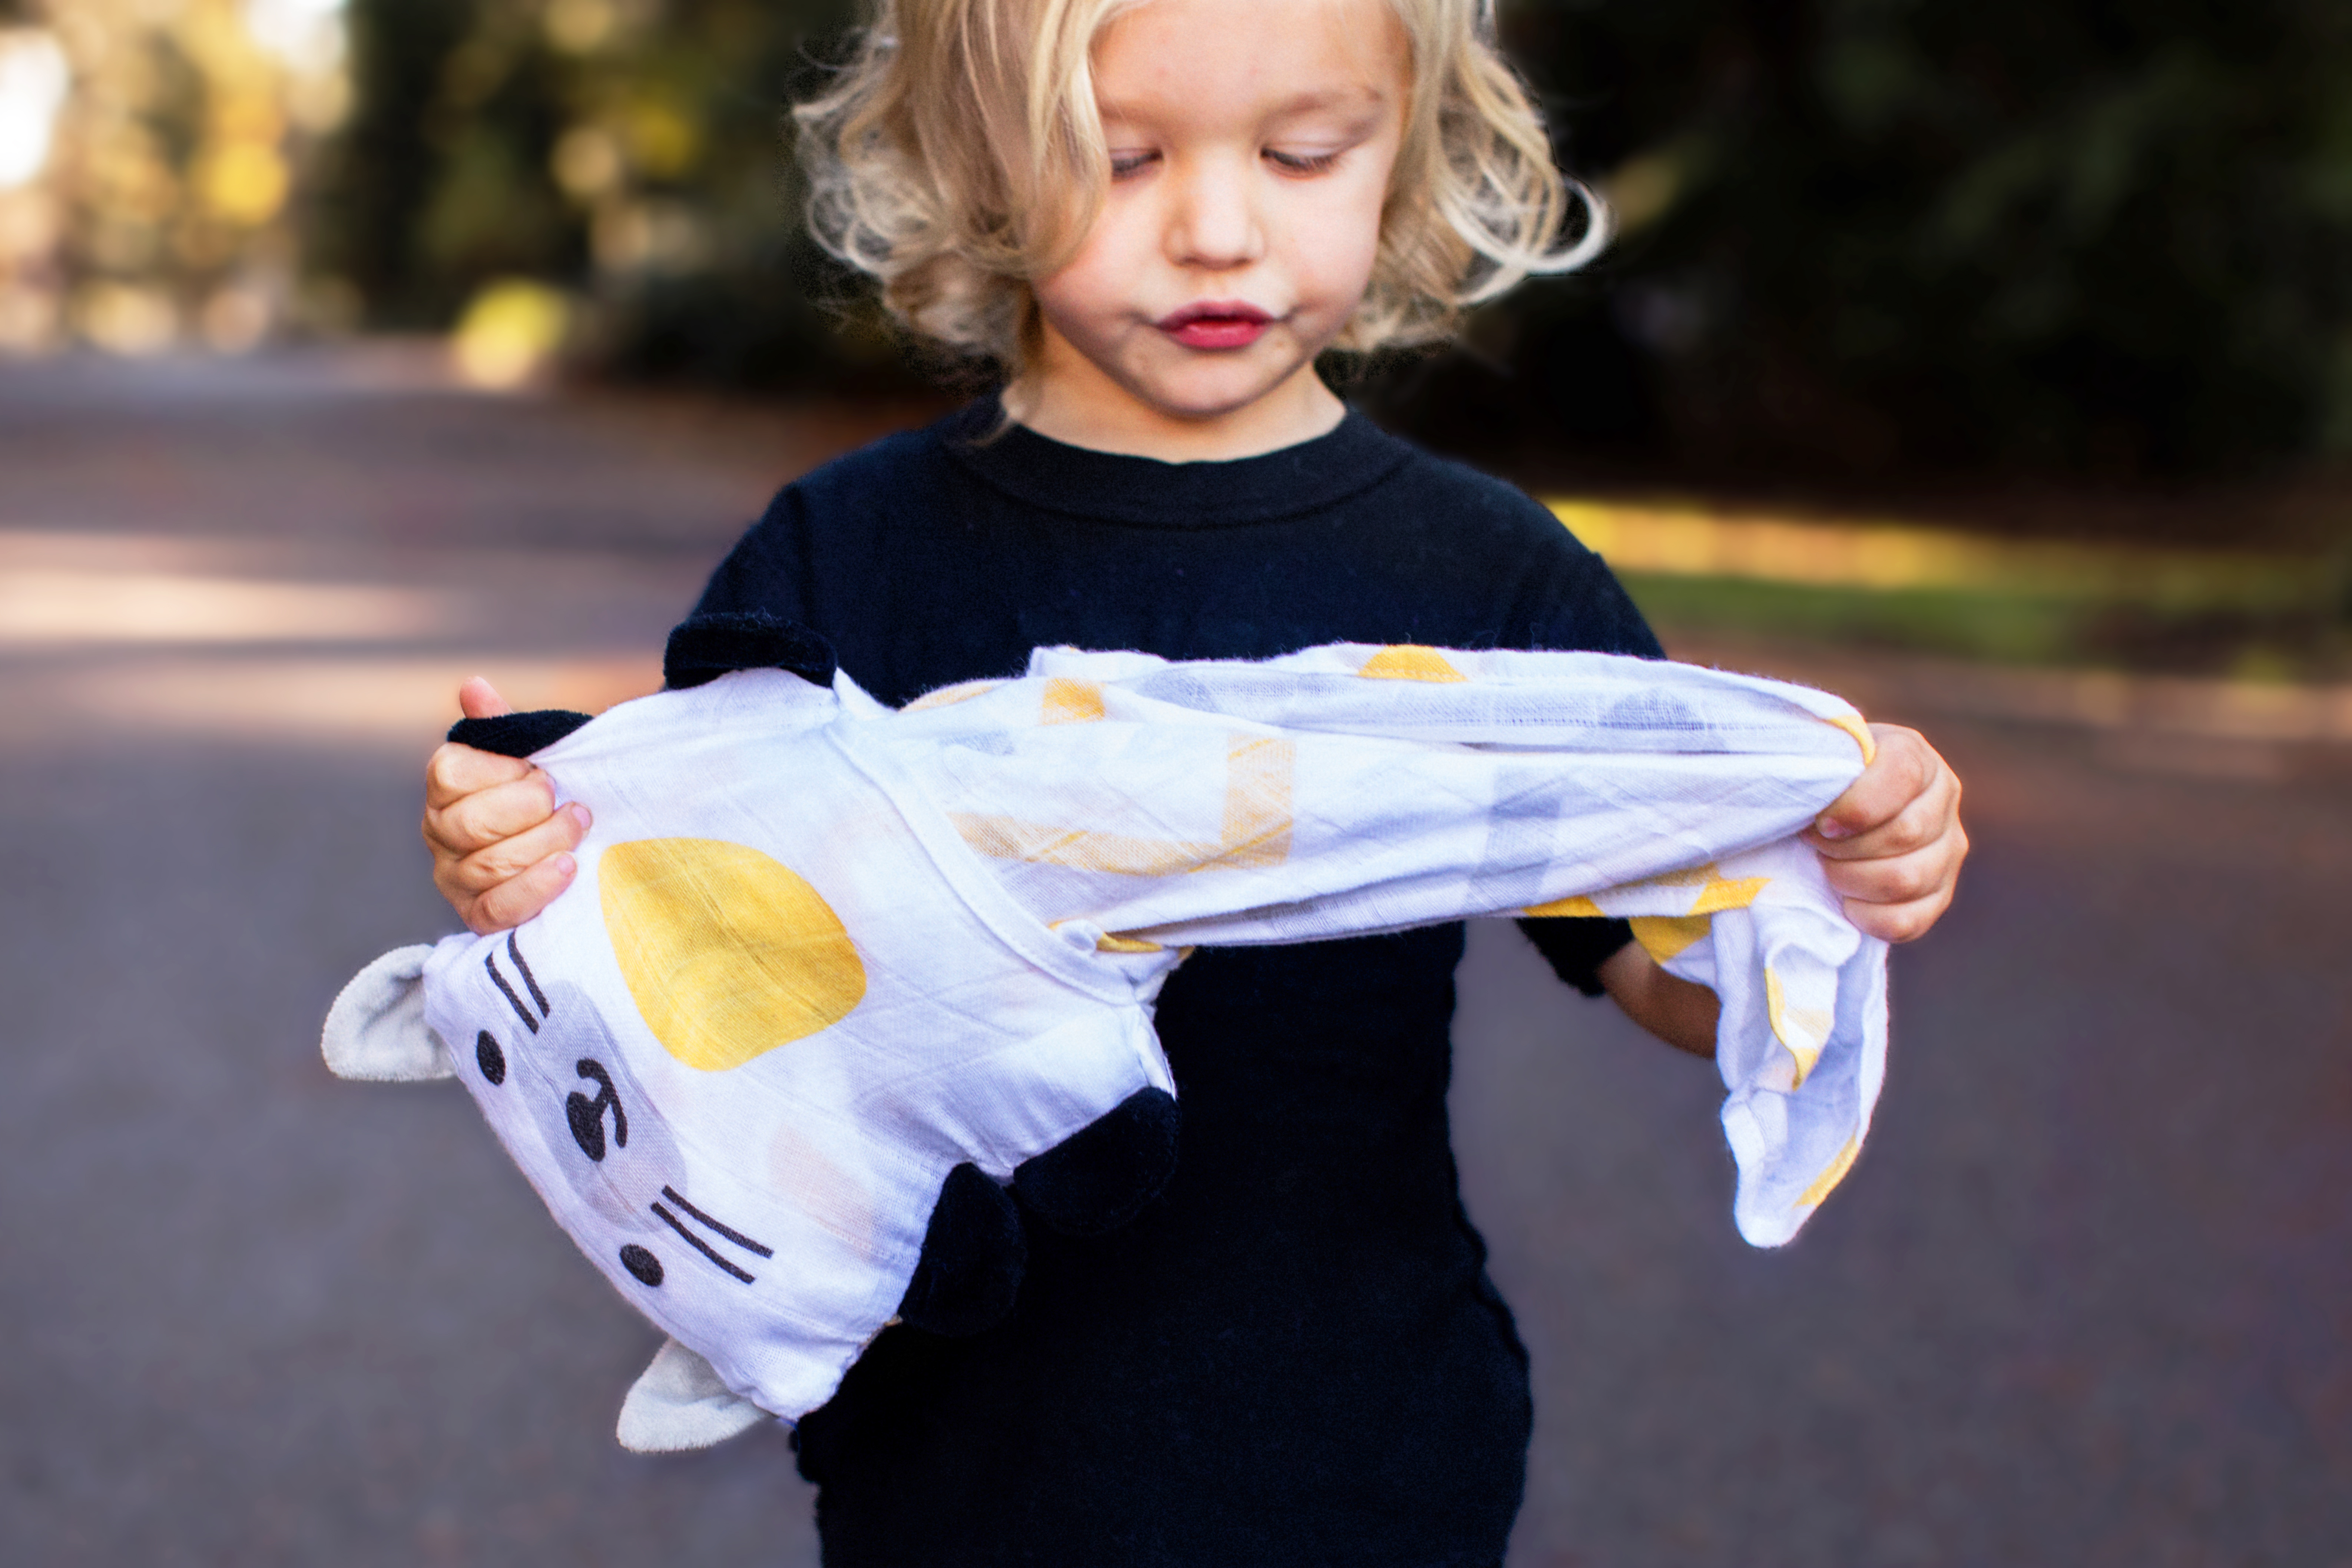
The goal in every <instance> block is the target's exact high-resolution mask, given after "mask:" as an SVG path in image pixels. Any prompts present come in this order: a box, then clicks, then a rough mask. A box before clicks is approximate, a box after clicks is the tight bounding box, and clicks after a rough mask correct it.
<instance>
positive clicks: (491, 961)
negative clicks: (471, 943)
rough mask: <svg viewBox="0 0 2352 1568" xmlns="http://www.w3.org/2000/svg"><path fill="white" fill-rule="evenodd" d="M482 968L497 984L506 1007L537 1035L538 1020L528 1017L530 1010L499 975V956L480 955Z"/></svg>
mask: <svg viewBox="0 0 2352 1568" xmlns="http://www.w3.org/2000/svg"><path fill="white" fill-rule="evenodd" d="M482 967H483V968H484V969H487V970H488V971H489V972H490V978H491V979H492V980H493V981H495V982H496V983H497V984H498V988H499V993H500V994H502V995H504V996H505V997H506V999H507V1005H509V1007H512V1008H513V1009H514V1010H515V1016H516V1017H518V1018H520V1019H521V1020H522V1021H523V1024H524V1026H525V1027H527V1028H529V1029H530V1032H531V1033H532V1034H534V1035H536V1034H537V1033H539V1020H538V1019H536V1018H534V1017H532V1016H530V1008H528V1007H526V1006H524V1005H522V998H521V997H520V996H518V995H516V994H514V987H513V986H511V985H509V984H507V977H506V976H505V975H503V974H500V973H499V955H498V954H497V953H495V952H486V953H484V954H482Z"/></svg>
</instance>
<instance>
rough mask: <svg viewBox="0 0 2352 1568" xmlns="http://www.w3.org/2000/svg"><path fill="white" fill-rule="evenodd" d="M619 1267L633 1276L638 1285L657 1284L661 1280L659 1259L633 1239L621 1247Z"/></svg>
mask: <svg viewBox="0 0 2352 1568" xmlns="http://www.w3.org/2000/svg"><path fill="white" fill-rule="evenodd" d="M621 1267H622V1268H625V1269H627V1270H628V1271H629V1272H630V1273H631V1274H632V1275H634V1276H635V1278H636V1280H637V1283H639V1284H640V1285H658V1284H660V1283H661V1282H662V1266H661V1259H660V1258H656V1257H655V1256H654V1255H653V1254H652V1253H650V1252H647V1251H646V1249H645V1248H644V1247H639V1246H638V1245H637V1244H636V1243H635V1242H634V1241H633V1242H631V1243H629V1245H628V1246H626V1247H623V1248H621Z"/></svg>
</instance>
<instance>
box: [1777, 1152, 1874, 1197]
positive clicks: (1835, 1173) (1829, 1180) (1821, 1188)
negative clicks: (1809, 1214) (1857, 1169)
mask: <svg viewBox="0 0 2352 1568" xmlns="http://www.w3.org/2000/svg"><path fill="white" fill-rule="evenodd" d="M1861 1153H1862V1140H1861V1139H1860V1138H1859V1137H1855V1138H1849V1139H1847V1140H1846V1141H1845V1147H1844V1148H1843V1149H1841V1150H1839V1151H1838V1152H1837V1158H1836V1159H1834V1160H1832V1161H1831V1162H1830V1163H1829V1166H1828V1168H1827V1169H1825V1170H1824V1171H1822V1173H1821V1174H1820V1175H1818V1176H1815V1177H1814V1178H1813V1184H1812V1185H1811V1186H1810V1187H1807V1188H1806V1189H1805V1190H1804V1191H1803V1192H1801V1193H1800V1194H1797V1201H1796V1202H1795V1203H1793V1204H1791V1205H1789V1206H1790V1207H1791V1208H1812V1207H1816V1206H1818V1205H1820V1203H1821V1201H1822V1199H1823V1198H1825V1197H1828V1196H1829V1195H1830V1194H1832V1193H1833V1192H1835V1191H1836V1190H1837V1184H1839V1183H1840V1182H1843V1181H1844V1180H1845V1173H1847V1172H1848V1171H1851V1170H1853V1163H1854V1161H1855V1159H1856V1158H1858V1157H1859V1156H1860V1155H1861Z"/></svg>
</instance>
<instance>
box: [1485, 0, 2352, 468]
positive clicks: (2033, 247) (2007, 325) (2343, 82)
mask: <svg viewBox="0 0 2352 1568" xmlns="http://www.w3.org/2000/svg"><path fill="white" fill-rule="evenodd" d="M1507 20H1508V24H1509V30H1510V38H1511V41H1512V44H1513V46H1514V50H1513V52H1514V54H1515V56H1516V57H1517V58H1519V59H1520V60H1521V61H1522V62H1523V63H1524V64H1525V65H1526V66H1527V67H1528V68H1529V70H1530V71H1531V72H1532V73H1533V74H1534V75H1535V76H1536V77H1537V79H1538V84H1539V85H1540V86H1541V88H1542V89H1544V90H1545V91H1546V93H1547V95H1548V100H1549V102H1550V104H1551V105H1552V106H1553V110H1554V118H1555V121H1556V122H1557V123H1559V124H1560V125H1561V126H1563V127H1564V129H1565V130H1566V132H1568V134H1567V136H1566V137H1565V138H1564V146H1563V153H1564V155H1565V158H1566V161H1567V162H1568V163H1569V164H1570V167H1574V168H1579V169H1584V170H1598V171H1605V172H1608V173H1607V175H1606V178H1605V180H1604V182H1603V183H1604V184H1605V185H1606V187H1607V188H1608V189H1609V190H1610V192H1611V194H1612V196H1614V198H1615V199H1616V200H1617V202H1618V203H1619V205H1620V206H1621V208H1622V212H1623V215H1624V217H1625V220H1626V227H1627V233H1626V235H1625V237H1624V239H1623V241H1622V243H1621V245H1620V246H1619V247H1618V249H1617V251H1616V252H1615V254H1614V256H1613V257H1612V258H1611V259H1610V260H1609V261H1608V262H1607V263H1605V264H1604V266H1603V267H1602V268H1601V270H1600V272H1599V274H1598V275H1597V278H1598V286H1592V285H1588V286H1585V287H1582V288H1579V287H1574V286H1570V287H1567V288H1559V289H1550V290H1540V291H1536V292H1534V293H1532V294H1530V295H1528V296H1526V297H1524V299H1523V301H1522V302H1520V303H1517V304H1515V305H1514V306H1512V307H1510V308H1509V309H1508V310H1507V312H1506V319H1505V320H1504V321H1502V322H1500V323H1497V324H1496V326H1494V327H1490V329H1489V330H1490V331H1495V332H1496V334H1497V336H1498V337H1499V338H1500V340H1501V341H1502V342H1503V344H1504V347H1503V349H1502V353H1501V356H1500V357H1502V358H1504V359H1505V360H1506V362H1507V363H1509V364H1510V365H1511V366H1513V367H1514V368H1515V369H1516V370H1517V373H1518V374H1517V377H1516V378H1515V379H1516V380H1517V383H1518V384H1519V389H1520V390H1521V391H1522V393H1523V394H1524V393H1525V392H1527V391H1533V392H1535V393H1536V394H1537V395H1538V396H1537V401H1538V402H1539V403H1541V404H1545V405H1549V406H1550V407H1551V408H1552V409H1553V410H1555V411H1556V412H1557V413H1558V414H1559V416H1563V417H1565V418H1567V419H1568V420H1569V421H1570V423H1571V424H1573V425H1575V426H1579V427H1580V428H1583V429H1586V430H1590V431H1592V432H1593V433H1594V434H1595V435H1599V436H1603V437H1617V438H1619V439H1621V440H1633V441H1643V442H1647V443H1650V444H1652V445H1653V446H1654V447H1657V448H1660V449H1663V450H1664V451H1667V452H1670V453H1672V454H1673V455H1674V456H1676V457H1678V458H1684V459H1685V460H1687V459H1693V458H1696V459H1700V460H1703V461H1705V462H1707V463H1709V464H1712V465H1715V466H1726V465H1736V466H1742V467H1754V466H1778V465H1780V464H1784V463H1789V462H1791V461H1793V462H1795V463H1797V464H1801V465H1802V466H1804V467H1806V468H1811V469H1815V470H1819V469H1821V468H1824V467H1827V468H1845V469H1847V470H1850V471H1859V472H1864V473H1867V472H1871V471H1877V470H1885V469H1889V468H1898V467H1900V468H1912V469H1916V468H1962V467H1970V466H1978V465H1988V464H1989V465H1992V466H1995V467H1999V468H2031V469H2042V470H2051V469H2057V470H2074V471H2077V472H2088V473H2091V474H2095V475H2101V476H2113V477H2132V476H2137V475H2147V474H2165V473H2178V472H2182V471H2191V470H2203V471H2213V470H2228V469H2231V468H2239V467H2242V466H2243V465H2245V464H2247V463H2249V462H2255V461H2260V460H2263V459H2265V458H2276V457H2282V456H2290V455H2295V454H2302V453H2308V452H2313V451H2317V450H2326V449H2333V450H2336V451H2338V452H2342V451H2347V450H2352V7H2346V6H2345V5H2341V4H2340V3H2339V0H1748V3H1746V4H1727V3H1725V0H1643V3H1641V4H1638V5H1636V4H1633V3H1631V0H1520V3H1519V4H1517V5H1516V6H1513V7H1511V8H1509V9H1508V10H1507ZM1586 367H1591V369H1592V370H1593V371H1594V372H1595V377H1596V379H1595V382H1594V383H1592V384H1583V385H1573V384H1571V385H1568V386H1563V385H1562V383H1563V382H1568V383H1575V382H1577V381H1578V380H1579V379H1580V374H1581V372H1582V371H1583V370H1584V369H1585V368H1586Z"/></svg>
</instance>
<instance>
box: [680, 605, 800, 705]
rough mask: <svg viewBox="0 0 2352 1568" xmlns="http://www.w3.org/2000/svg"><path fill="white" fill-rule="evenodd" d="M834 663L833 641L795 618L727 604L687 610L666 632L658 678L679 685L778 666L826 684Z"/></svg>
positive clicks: (692, 684) (698, 684) (681, 686)
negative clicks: (707, 610) (700, 611)
mask: <svg viewBox="0 0 2352 1568" xmlns="http://www.w3.org/2000/svg"><path fill="white" fill-rule="evenodd" d="M837 668H840V665H839V661H838V660H837V659H836V658H835V657H834V651H833V645H832V644H831V643H829V642H827V641H825V640H824V638H823V637H819V636H818V635H817V634H816V633H814V632H813V631H811V630H809V629H808V627H806V626H802V625H801V624H800V623H799V622H797V621H787V620H780V619H778V618H777V617H776V616H771V615H766V614H763V613H761V612H760V611H757V610H729V611H723V612H720V613H719V614H715V615H708V616H691V617H689V618H688V619H687V620H686V621H684V622H683V623H681V624H680V625H679V626H678V628H677V630H676V631H674V632H672V633H670V634H669V647H668V650H667V652H665V653H664V654H663V655H662V681H663V683H664V684H665V685H667V687H668V688H669V689H671V690H672V691H684V690H686V689H688V688H689V687H695V686H700V685H703V684H704V683H705V682H708V681H712V680H716V679H719V677H720V676H722V675H728V674H731V673H732V672H734V671H736V670H739V669H782V670H789V671H790V672H791V673H793V674H794V675H797V676H799V677H800V678H801V679H803V680H805V681H807V682H808V683H809V684H810V685H812V686H831V685H832V684H833V672H834V671H835V669H837Z"/></svg>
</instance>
